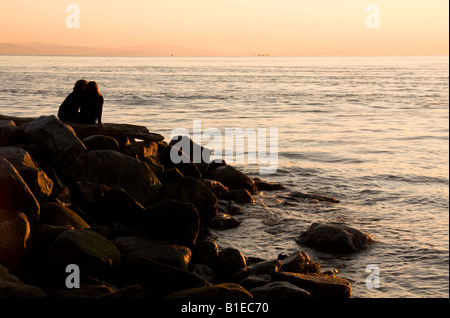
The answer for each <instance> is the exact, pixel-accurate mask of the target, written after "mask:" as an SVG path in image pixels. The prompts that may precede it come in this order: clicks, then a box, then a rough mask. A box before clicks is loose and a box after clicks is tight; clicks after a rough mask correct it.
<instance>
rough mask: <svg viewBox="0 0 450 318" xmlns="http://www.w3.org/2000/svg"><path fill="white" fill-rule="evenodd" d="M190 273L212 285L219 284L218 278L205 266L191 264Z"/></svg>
mask: <svg viewBox="0 0 450 318" xmlns="http://www.w3.org/2000/svg"><path fill="white" fill-rule="evenodd" d="M189 271H190V272H191V273H194V274H196V275H198V276H200V277H202V278H203V279H204V280H206V281H208V282H209V283H211V284H215V283H216V282H217V277H216V274H215V273H214V271H213V270H212V269H211V267H209V266H207V265H205V264H192V263H191V264H189Z"/></svg>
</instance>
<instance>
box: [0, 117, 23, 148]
mask: <svg viewBox="0 0 450 318" xmlns="http://www.w3.org/2000/svg"><path fill="white" fill-rule="evenodd" d="M18 130H19V129H18V128H17V126H16V124H15V123H14V121H12V120H0V147H7V146H12V145H15V144H16V143H17V141H18V139H19V138H18Z"/></svg>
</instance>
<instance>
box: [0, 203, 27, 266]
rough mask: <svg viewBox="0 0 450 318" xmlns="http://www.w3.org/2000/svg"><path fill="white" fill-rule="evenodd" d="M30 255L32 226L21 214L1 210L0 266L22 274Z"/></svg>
mask: <svg viewBox="0 0 450 318" xmlns="http://www.w3.org/2000/svg"><path fill="white" fill-rule="evenodd" d="M29 255H30V225H29V223H28V220H27V217H26V215H25V214H23V213H21V212H15V211H9V210H4V209H0V264H1V265H3V266H5V267H6V268H8V269H9V271H10V272H12V273H14V274H18V273H21V272H22V271H23V270H24V269H25V267H26V262H27V261H28V258H29Z"/></svg>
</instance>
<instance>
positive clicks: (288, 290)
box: [249, 282, 312, 299]
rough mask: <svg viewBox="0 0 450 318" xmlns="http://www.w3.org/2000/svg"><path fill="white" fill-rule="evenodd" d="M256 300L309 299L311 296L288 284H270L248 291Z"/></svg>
mask: <svg viewBox="0 0 450 318" xmlns="http://www.w3.org/2000/svg"><path fill="white" fill-rule="evenodd" d="M249 291H250V293H251V294H252V295H253V297H255V298H257V299H310V298H312V296H311V294H310V293H308V292H307V291H306V290H304V289H302V288H299V287H297V286H295V285H294V284H291V283H289V282H271V283H268V284H266V285H263V286H259V287H255V288H252V289H250V290H249Z"/></svg>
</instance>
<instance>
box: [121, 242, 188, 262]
mask: <svg viewBox="0 0 450 318" xmlns="http://www.w3.org/2000/svg"><path fill="white" fill-rule="evenodd" d="M112 241H113V243H114V244H115V245H116V246H117V248H118V249H119V251H120V254H121V256H122V263H123V264H124V265H125V266H126V264H127V263H129V262H131V261H133V260H135V259H137V258H138V257H147V258H150V259H152V260H154V261H156V262H158V263H162V264H166V265H171V266H174V267H177V268H181V269H187V267H188V264H189V262H190V260H191V255H192V253H191V250H190V249H189V248H187V247H186V246H182V245H177V244H173V243H169V242H164V241H156V240H151V239H148V238H145V237H133V236H124V237H114V238H112Z"/></svg>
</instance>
